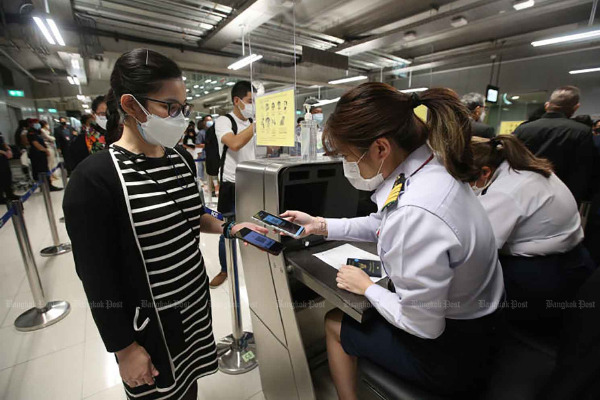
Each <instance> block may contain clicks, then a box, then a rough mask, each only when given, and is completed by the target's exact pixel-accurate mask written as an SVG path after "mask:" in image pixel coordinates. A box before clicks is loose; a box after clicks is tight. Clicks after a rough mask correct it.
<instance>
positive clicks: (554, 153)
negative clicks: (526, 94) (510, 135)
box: [514, 86, 596, 205]
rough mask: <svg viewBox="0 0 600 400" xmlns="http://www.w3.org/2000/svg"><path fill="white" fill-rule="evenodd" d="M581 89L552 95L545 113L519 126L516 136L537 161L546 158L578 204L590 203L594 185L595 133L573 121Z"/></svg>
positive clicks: (573, 87)
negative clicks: (535, 119) (593, 135)
mask: <svg viewBox="0 0 600 400" xmlns="http://www.w3.org/2000/svg"><path fill="white" fill-rule="evenodd" d="M579 97H580V95H579V89H578V88H576V87H575V86H563V87H560V88H558V89H556V90H555V91H554V92H552V95H551V96H550V99H549V100H548V102H546V104H545V109H546V113H545V114H544V115H542V118H540V119H538V120H537V121H533V122H530V123H528V124H525V125H521V126H519V127H518V128H517V129H516V130H515V132H514V134H515V135H516V136H517V137H518V138H519V139H521V140H522V141H523V143H524V144H525V146H527V148H528V149H529V150H531V152H532V153H534V154H535V155H536V156H538V157H543V158H547V159H548V160H550V161H551V162H552V165H553V166H554V172H555V173H556V175H557V176H558V177H559V178H560V179H561V180H562V181H563V182H564V183H565V185H567V187H568V188H569V189H570V190H571V193H573V196H574V197H575V200H576V201H577V204H578V205H579V204H580V203H581V202H582V201H585V200H589V199H590V198H591V196H592V195H593V193H594V191H595V185H594V182H593V173H594V163H595V157H596V154H595V147H594V142H593V139H592V132H591V131H592V129H591V128H590V127H589V126H586V125H584V124H582V123H580V122H577V121H574V120H572V119H570V118H571V117H572V116H573V114H575V111H577V109H578V108H579Z"/></svg>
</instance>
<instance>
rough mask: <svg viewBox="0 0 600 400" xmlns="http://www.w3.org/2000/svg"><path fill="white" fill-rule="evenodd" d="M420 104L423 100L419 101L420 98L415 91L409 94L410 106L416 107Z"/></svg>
mask: <svg viewBox="0 0 600 400" xmlns="http://www.w3.org/2000/svg"><path fill="white" fill-rule="evenodd" d="M421 104H423V102H422V101H421V98H420V97H419V95H418V94H417V93H416V92H413V93H412V94H411V95H410V105H411V107H412V108H417V107H419V106H420V105H421Z"/></svg>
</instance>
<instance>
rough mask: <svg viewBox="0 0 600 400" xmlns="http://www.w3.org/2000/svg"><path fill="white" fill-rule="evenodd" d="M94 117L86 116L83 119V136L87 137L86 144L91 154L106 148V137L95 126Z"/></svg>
mask: <svg viewBox="0 0 600 400" xmlns="http://www.w3.org/2000/svg"><path fill="white" fill-rule="evenodd" d="M93 122H94V116H93V115H91V114H84V115H83V116H82V117H81V134H82V135H84V136H85V144H86V146H87V149H88V152H89V154H94V153H97V152H99V151H100V150H104V149H105V148H106V137H105V135H103V134H102V133H101V132H99V131H98V130H97V129H96V128H94V125H93Z"/></svg>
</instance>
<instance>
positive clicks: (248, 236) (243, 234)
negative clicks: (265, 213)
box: [235, 228, 283, 256]
mask: <svg viewBox="0 0 600 400" xmlns="http://www.w3.org/2000/svg"><path fill="white" fill-rule="evenodd" d="M235 237H237V238H238V239H241V240H243V241H244V242H246V243H248V244H251V245H252V246H254V247H257V248H259V249H261V250H264V251H266V252H267V253H270V254H273V255H275V256H277V255H279V253H281V250H283V245H282V244H281V243H279V242H278V241H276V240H273V239H271V238H269V237H266V236H265V235H262V234H260V233H258V232H255V231H253V230H252V229H248V228H242V229H240V231H239V232H238V233H236V234H235Z"/></svg>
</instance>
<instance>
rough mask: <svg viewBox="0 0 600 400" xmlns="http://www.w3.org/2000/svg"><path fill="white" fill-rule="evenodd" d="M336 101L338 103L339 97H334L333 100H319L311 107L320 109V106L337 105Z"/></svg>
mask: <svg viewBox="0 0 600 400" xmlns="http://www.w3.org/2000/svg"><path fill="white" fill-rule="evenodd" d="M338 101H340V98H339V97H336V98H335V99H331V100H321V101H319V102H318V103H315V104H313V105H312V106H313V107H321V106H326V105H327V104H332V103H337V102H338Z"/></svg>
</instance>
